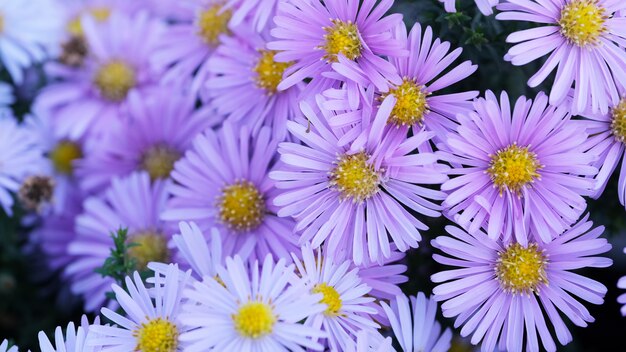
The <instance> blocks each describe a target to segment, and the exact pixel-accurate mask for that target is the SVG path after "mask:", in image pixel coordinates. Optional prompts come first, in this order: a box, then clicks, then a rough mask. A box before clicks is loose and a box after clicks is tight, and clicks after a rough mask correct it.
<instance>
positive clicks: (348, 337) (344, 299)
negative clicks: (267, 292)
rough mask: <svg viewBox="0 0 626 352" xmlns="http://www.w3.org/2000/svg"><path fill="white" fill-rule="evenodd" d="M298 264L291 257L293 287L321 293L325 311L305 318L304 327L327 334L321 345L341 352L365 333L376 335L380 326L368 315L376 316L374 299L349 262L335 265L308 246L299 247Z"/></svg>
mask: <svg viewBox="0 0 626 352" xmlns="http://www.w3.org/2000/svg"><path fill="white" fill-rule="evenodd" d="M301 256H302V261H300V259H299V255H296V254H293V258H294V261H295V263H296V268H297V273H298V276H296V277H294V283H300V282H304V284H305V285H306V287H307V288H308V289H309V290H310V291H311V292H312V293H321V294H322V298H321V301H320V303H323V304H324V305H325V307H326V310H324V311H323V312H319V313H317V314H312V315H310V316H308V317H307V319H306V321H305V322H304V324H305V325H308V326H312V327H314V328H316V329H322V331H325V332H326V333H327V335H328V336H327V338H326V340H325V342H326V343H325V345H327V346H328V347H329V348H330V350H331V351H344V350H346V349H347V348H348V346H350V345H351V344H353V343H356V334H357V332H359V331H362V330H365V331H368V332H372V333H374V332H376V329H378V328H379V327H380V326H379V325H378V324H377V323H376V322H374V320H373V319H372V317H371V315H374V314H376V308H375V307H374V303H373V302H374V298H373V297H369V296H367V295H368V293H369V292H370V290H371V288H370V287H369V286H367V285H366V284H364V283H363V282H362V280H361V278H360V277H359V270H358V269H357V268H353V269H351V264H352V262H351V261H349V260H346V261H339V262H335V260H333V258H332V257H329V256H322V253H321V251H317V254H316V253H314V251H313V249H312V248H311V246H310V245H308V244H305V245H304V246H303V247H302V252H301Z"/></svg>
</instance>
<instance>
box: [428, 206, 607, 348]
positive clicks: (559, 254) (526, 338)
mask: <svg viewBox="0 0 626 352" xmlns="http://www.w3.org/2000/svg"><path fill="white" fill-rule="evenodd" d="M587 218H588V217H587V216H586V217H584V218H583V219H582V220H581V221H580V222H579V223H578V224H576V225H574V226H573V227H572V228H571V229H570V230H568V231H567V232H565V233H564V234H562V235H561V236H559V237H557V238H555V239H554V240H553V241H552V242H550V243H548V244H544V243H541V242H533V241H529V242H528V244H527V245H522V244H520V243H519V242H516V241H514V240H513V238H510V239H509V240H503V239H502V237H501V236H498V238H499V239H497V240H493V239H491V238H489V237H488V236H487V235H486V234H485V233H484V232H482V231H477V232H476V233H475V234H473V235H469V234H467V233H466V232H464V231H462V230H461V229H459V228H457V227H452V226H448V227H447V228H446V230H447V231H448V233H450V235H452V236H453V237H448V236H442V237H437V238H436V239H435V240H433V242H432V244H433V246H434V247H435V248H437V249H439V250H440V251H442V252H443V253H444V255H439V254H435V255H434V256H433V258H434V259H435V260H436V261H437V262H439V263H441V264H443V265H449V266H453V267H457V269H451V270H446V271H442V272H439V273H437V274H434V275H433V276H431V279H432V281H433V282H435V283H439V285H438V286H437V287H435V288H434V289H433V294H434V299H435V300H437V301H444V303H443V304H442V305H441V309H442V311H443V315H444V316H445V317H457V318H456V321H455V326H461V325H463V328H462V329H461V336H468V335H472V338H471V342H472V344H478V343H479V342H481V341H482V344H483V346H482V350H484V351H493V350H494V348H495V347H496V344H498V348H499V349H500V350H508V351H521V350H522V346H523V345H524V344H525V345H526V350H528V351H539V342H541V344H542V345H543V348H545V349H546V350H547V351H556V345H555V343H554V340H553V338H552V334H551V331H554V332H555V333H556V337H557V339H558V341H559V342H560V343H561V344H562V345H565V344H567V343H568V342H570V341H571V339H572V335H571V334H570V332H569V330H568V329H567V327H566V325H565V323H564V321H563V319H562V318H561V314H559V311H561V312H562V314H563V315H565V316H567V317H568V318H569V319H570V320H571V321H572V323H574V325H576V326H581V327H585V326H587V323H590V322H593V321H594V319H593V317H592V316H591V315H590V314H589V311H588V310H587V309H586V308H585V306H584V305H583V304H582V303H581V302H580V300H582V301H586V302H589V303H592V304H602V303H603V297H604V295H605V293H606V291H607V289H606V287H605V286H604V285H602V284H601V283H599V282H597V281H595V280H592V279H589V278H586V277H584V276H581V275H579V274H576V273H574V272H572V270H576V269H582V268H587V267H596V268H605V267H608V266H610V265H611V264H612V260H611V259H608V258H604V257H597V256H596V255H599V254H601V253H605V252H607V251H608V250H610V249H611V245H610V244H609V243H608V242H607V241H606V240H605V239H603V238H598V237H599V236H600V235H601V234H602V232H603V231H604V228H603V227H597V228H595V229H592V230H590V229H591V227H592V225H593V224H592V223H591V222H590V221H587ZM535 237H537V235H536V234H535ZM531 238H532V237H531ZM524 327H525V328H524ZM537 333H539V338H538V337H537Z"/></svg>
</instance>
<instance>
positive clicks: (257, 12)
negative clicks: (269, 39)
mask: <svg viewBox="0 0 626 352" xmlns="http://www.w3.org/2000/svg"><path fill="white" fill-rule="evenodd" d="M279 3H280V0H261V1H259V0H228V1H227V2H226V5H225V6H224V9H229V10H232V11H233V14H232V18H231V19H230V22H229V26H230V27H231V28H234V27H238V26H240V25H242V23H244V22H245V26H249V27H251V28H252V29H254V30H255V31H256V32H263V31H264V30H266V29H267V28H268V27H269V26H270V24H271V20H272V19H273V18H274V15H276V11H277V10H278V4H279Z"/></svg>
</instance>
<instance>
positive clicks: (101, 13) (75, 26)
mask: <svg viewBox="0 0 626 352" xmlns="http://www.w3.org/2000/svg"><path fill="white" fill-rule="evenodd" d="M87 13H88V14H89V15H91V17H93V18H94V20H96V22H99V23H102V22H105V21H106V20H108V19H109V17H110V16H111V9H109V8H106V7H94V8H92V9H90V10H88V11H87ZM81 17H82V16H81V15H78V16H76V17H74V19H72V20H71V21H70V22H68V24H67V31H68V32H69V33H70V34H72V35H74V36H76V37H82V36H83V35H84V31H83V24H82V22H81Z"/></svg>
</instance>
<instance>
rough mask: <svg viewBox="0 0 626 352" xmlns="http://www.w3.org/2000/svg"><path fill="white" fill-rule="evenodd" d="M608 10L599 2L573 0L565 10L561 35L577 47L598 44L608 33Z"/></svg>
mask: <svg viewBox="0 0 626 352" xmlns="http://www.w3.org/2000/svg"><path fill="white" fill-rule="evenodd" d="M607 19H608V16H607V15H606V10H605V9H604V8H603V7H602V6H600V5H599V4H598V0H571V1H570V2H569V3H568V4H567V5H565V7H563V10H561V18H560V19H559V22H558V23H559V25H560V26H561V34H562V35H563V36H565V38H567V39H568V40H569V41H570V42H571V43H574V44H576V45H577V46H586V45H589V44H597V43H598V40H599V38H600V36H601V35H602V34H603V33H604V32H606V26H605V22H606V20H607Z"/></svg>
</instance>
